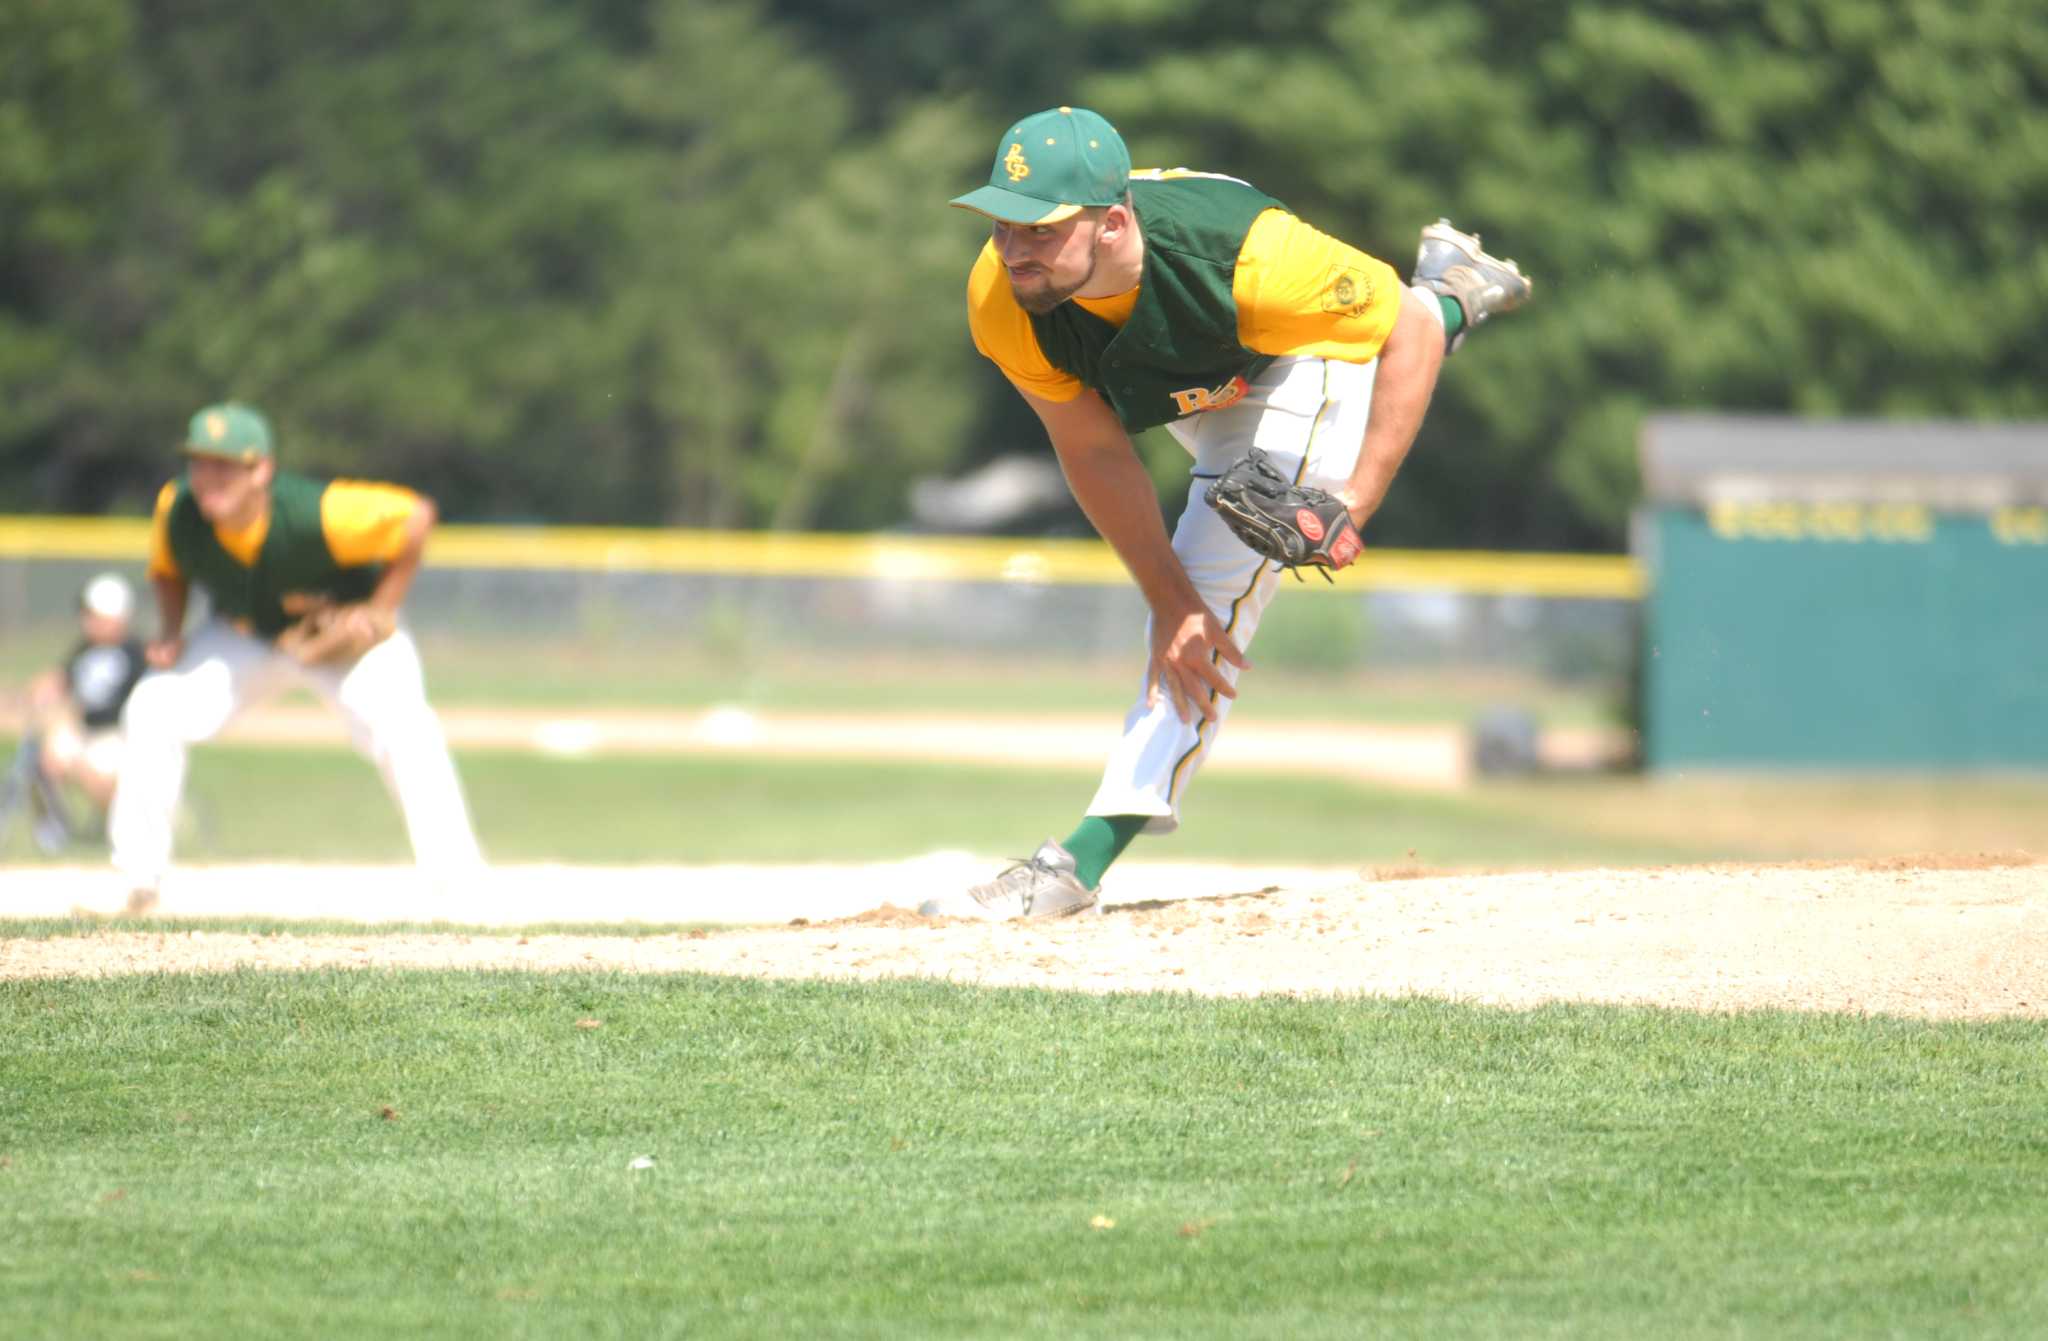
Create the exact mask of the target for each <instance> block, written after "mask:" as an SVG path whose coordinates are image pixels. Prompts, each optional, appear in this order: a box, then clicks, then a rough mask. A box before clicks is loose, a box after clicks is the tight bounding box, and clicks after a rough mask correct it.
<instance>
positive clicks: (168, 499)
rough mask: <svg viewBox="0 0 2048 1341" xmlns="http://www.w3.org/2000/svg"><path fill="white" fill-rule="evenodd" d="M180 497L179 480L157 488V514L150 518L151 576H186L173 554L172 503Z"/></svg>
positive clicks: (171, 578) (174, 578) (168, 579)
mask: <svg viewBox="0 0 2048 1341" xmlns="http://www.w3.org/2000/svg"><path fill="white" fill-rule="evenodd" d="M177 497H178V482H177V481H176V480H172V481H171V482H170V483H169V484H166V485H165V486H164V487H163V488H161V489H159V490H157V495H156V515H155V516H153V517H151V518H150V519H149V569H148V572H149V576H150V577H151V578H159V577H160V578H162V579H163V580H164V581H166V582H176V581H178V580H179V579H181V578H183V577H184V576H185V570H184V569H182V568H180V567H178V561H177V559H176V558H174V557H173V556H172V554H171V504H172V503H173V502H174V501H176V499H177Z"/></svg>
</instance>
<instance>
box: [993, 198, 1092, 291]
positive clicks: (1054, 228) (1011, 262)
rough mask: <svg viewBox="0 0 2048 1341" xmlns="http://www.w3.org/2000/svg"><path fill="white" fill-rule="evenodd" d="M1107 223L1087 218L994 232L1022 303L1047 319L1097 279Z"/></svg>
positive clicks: (1011, 226) (1010, 226)
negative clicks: (1103, 226) (1100, 244)
mask: <svg viewBox="0 0 2048 1341" xmlns="http://www.w3.org/2000/svg"><path fill="white" fill-rule="evenodd" d="M1100 228H1101V224H1100V223H1099V222H1098V221H1097V220H1094V219H1091V218H1089V217H1088V215H1086V214H1077V215H1075V216H1073V217H1072V218H1070V219H1062V220H1061V221H1060V222H1058V223H1056V224H1007V223H999V224H997V225H996V226H995V228H994V229H993V230H992V232H991V233H990V239H991V240H992V241H993V242H994V244H995V249H996V255H997V256H998V257H999V258H1001V260H1002V262H1003V268H1004V269H1005V270H1007V271H1008V272H1009V275H1010V288H1011V290H1012V291H1013V292H1015V293H1016V295H1017V305H1018V306H1019V307H1021V308H1023V309H1024V310H1025V311H1026V312H1030V313H1032V314H1033V315H1039V316H1042V315H1044V314H1045V313H1047V312H1050V311H1052V310H1053V309H1054V308H1055V307H1058V306H1059V305H1060V304H1061V303H1064V302H1065V301H1067V299H1069V298H1071V297H1073V296H1074V295H1075V294H1077V293H1079V292H1080V291H1081V289H1082V288H1083V287H1084V286H1085V285H1086V284H1087V283H1088V281H1089V280H1091V279H1093V278H1095V255H1096V250H1097V242H1098V239H1099V238H1100V236H1101V234H1100Z"/></svg>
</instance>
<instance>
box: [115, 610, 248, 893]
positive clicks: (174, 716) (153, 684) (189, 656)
mask: <svg viewBox="0 0 2048 1341" xmlns="http://www.w3.org/2000/svg"><path fill="white" fill-rule="evenodd" d="M283 669H284V668H283V665H282V663H281V661H280V659H279V658H277V657H276V656H275V655H274V654H273V653H272V652H271V650H270V649H269V648H268V647H266V646H265V645H264V644H262V643H261V642H258V641H257V640H256V639H254V638H251V637H249V636H248V635H247V634H244V633H240V632H237V631H236V630H235V629H234V628H233V627H231V626H229V625H228V624H225V623H223V622H221V621H219V620H213V621H209V622H208V623H206V624H204V625H202V626H201V627H200V628H199V630H198V631H197V632H195V633H194V634H193V635H192V637H191V638H190V639H189V640H188V641H187V643H186V645H185V652H184V655H183V656H182V657H180V658H179V660H178V664H177V665H176V666H174V667H173V668H171V669H170V670H167V671H158V672H155V673H153V674H151V675H148V676H145V677H144V678H143V680H142V683H140V684H138V685H137V686H136V687H135V692H134V693H133V694H131V695H129V698H128V707H127V709H126V710H125V711H124V712H123V714H122V718H121V721H122V730H123V733H124V735H125V736H126V744H125V746H124V748H123V750H122V756H121V773H120V779H119V781H118V782H117V783H116V785H115V787H114V803H113V806H112V808H111V810H110V811H109V812H108V815H107V840H108V842H109V843H110V844H112V846H113V861H114V869H115V870H116V871H118V872H120V874H121V875H122V877H123V878H124V879H125V880H126V881H127V884H128V889H129V894H130V897H129V903H128V909H129V911H131V912H141V911H145V910H147V909H148V908H149V907H151V906H153V905H154V904H155V902H156V896H157V891H158V889H159V888H160V887H161V885H162V883H163V879H164V876H165V875H166V874H167V873H168V872H169V871H170V867H171V855H172V854H171V848H172V842H173V834H174V832H175V829H176V823H177V815H178V810H179V801H180V798H181V796H182V795H183V793H184V790H185V764H186V751H187V749H188V748H189V747H190V746H192V745H196V744H198V743H199V742H201V741H204V740H211V739H212V738H213V737H214V736H216V735H219V734H220V732H221V729H222V728H223V727H225V726H226V725H227V724H228V723H229V722H231V721H233V720H234V717H235V714H236V713H238V712H240V711H241V710H242V709H243V708H244V707H246V706H247V705H248V704H250V703H251V702H254V701H255V700H256V699H257V698H260V697H262V696H264V695H266V694H269V693H270V692H272V691H273V690H275V689H277V688H279V687H281V685H282V684H283V683H284V675H283Z"/></svg>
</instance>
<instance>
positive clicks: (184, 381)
mask: <svg viewBox="0 0 2048 1341" xmlns="http://www.w3.org/2000/svg"><path fill="white" fill-rule="evenodd" d="M0 51H4V52H5V56H4V58H0V509H4V510H8V511H79V512H101V511H109V512H134V511H139V510H141V509H142V508H144V507H146V506H147V502H148V499H149V498H150V497H151V496H152V495H153V493H154V489H155V487H156V485H157V484H159V483H160V482H161V481H162V479H163V478H165V477H166V475H167V474H168V473H169V472H170V471H171V470H172V469H174V468H175V464H174V461H173V457H172V455H171V450H172V446H173V444H174V443H175V442H176V440H177V438H178V436H179V434H180V433H181V432H182V430H183V426H184V421H185V418H186V417H187V416H188V415H189V414H190V413H191V411H192V410H193V409H195V408H197V406H198V405H199V404H200V403H203V402H204V401H207V400H211V399H215V398H218V397H222V396H228V395H234V396H239V397H242V398H245V399H249V400H253V401H256V402H258V403H260V404H262V405H263V406H265V407H266V408H267V409H268V410H270V412H271V413H272V416H273V418H274V419H275V420H276V422H277V424H278V426H279V429H280V432H281V436H282V437H283V439H284V452H285V456H286V459H287V461H288V463H290V464H295V465H299V466H303V467H306V468H308V469H316V470H321V471H326V472H329V473H340V474H358V475H368V476H373V477H383V478H396V479H403V480H407V481H409V482H412V483H415V484H418V485H419V486H421V487H422V488H425V489H427V490H429V491H430V492H432V493H434V494H435V495H436V497H437V498H438V499H439V500H440V501H441V503H442V506H443V510H444V512H445V513H446V514H447V515H449V516H451V517H455V518H459V519H464V520H532V521H559V522H585V523H617V524H643V525H697V526H720V527H745V528H785V529H800V528H831V529H850V530H865V529H873V528H885V527H890V526H895V525H900V524H902V522H903V520H904V517H905V498H906V494H907V491H908V489H909V486H910V484H911V482H912V481H914V480H915V479H917V478H919V477H920V476H930V475H948V474H955V473H958V472H961V471H964V470H967V469H969V468H971V467H973V466H974V465H977V464H979V463H981V462H983V461H986V460H988V459H990V458H992V457H995V456H998V455H1001V454H1004V453H1008V452H1016V451H1027V452H1043V451H1045V450H1047V449H1046V448H1045V447H1044V444H1043V436H1042V433H1041V432H1040V431H1039V429H1038V428H1037V425H1036V421H1035V420H1033V419H1032V418H1031V416H1030V415H1029V412H1028V411H1026V410H1024V409H1023V407H1022V406H1021V403H1020V402H1018V401H1017V399H1016V397H1015V396H1014V394H1012V393H1011V392H1010V391H1009V389H1008V388H1007V386H1006V384H1004V383H1003V381H1002V379H1001V378H1000V376H998V375H996V374H995V373H994V372H993V370H992V369H990V368H989V367H988V366H987V365H986V364H985V363H984V362H982V361H981V360H980V359H979V357H978V356H977V355H976V354H975V353H974V351H973V349H972V347H971V345H970V344H969V342H968V340H967V336H966V329H965V319H964V307H963V300H962V298H963V292H964V280H965V276H966V272H967V268H968V265H969V264H970V263H971V260H972V258H973V255H974V252H975V250H976V248H977V247H978V245H979V243H980V240H981V238H982V236H983V233H982V226H981V225H980V224H979V222H978V221H977V220H976V219H975V218H974V217H973V216H969V215H966V214H964V213H961V212H960V211H955V210H949V209H947V208H946V207H945V201H946V200H947V198H948V197H950V196H952V195H954V194H957V193H958V192H960V191H963V190H966V189H968V188H969V187H970V186H972V185H974V184H976V183H977V182H978V181H979V180H981V179H982V178H983V177H984V176H985V174H986V172H987V170H988V163H989V160H990V158H991V156H992V153H993V149H994V147H995V141H996V138H997V136H998V135H999V134H1000V132H1001V130H1002V128H1003V126H1004V124H1005V123H1006V121H1007V120H1008V119H1010V118H1012V117H1014V116H1015V115H1017V114H1019V113H1022V112H1025V111H1030V110H1035V109H1037V108H1039V107H1042V106H1049V105H1052V104H1055V103H1061V102H1072V103H1081V104H1085V105H1088V106H1092V107H1094V108H1096V109H1097V110H1099V111H1102V112H1103V113H1105V114H1106V115H1108V116H1109V117H1110V118H1111V119H1112V120H1113V121H1115V122H1116V123H1117V124H1118V125H1119V127H1120V128H1121V129H1122V130H1123V132H1124V134H1125V138H1126V139H1127V140H1128V141H1129V143H1130V145H1131V148H1132V152H1133V155H1134V157H1135V158H1136V160H1137V161H1138V162H1139V163H1140V164H1141V165H1161V166H1172V165H1178V164H1185V165H1188V166H1193V167H1199V168H1205V169H1210V170H1215V171H1222V172H1228V173H1231V174H1233V175H1237V176H1242V177H1246V178H1248V179H1250V180H1252V181H1254V182H1256V183H1257V184H1258V185H1259V186H1261V187H1262V188H1264V189H1265V190H1267V191H1269V192H1271V193H1273V194H1274V195H1276V196H1278V197H1280V198H1281V199H1283V200H1285V201H1286V202H1287V203H1288V204H1289V205H1290V206H1291V207H1292V208H1294V209H1295V210H1296V211H1297V212H1298V213H1300V214H1301V215H1302V216H1303V217H1305V218H1307V219H1309V220H1310V221H1311V222H1313V223H1316V224H1317V225H1319V226H1320V227H1323V228H1324V229H1326V230H1327V231H1330V232H1333V233H1335V234H1337V235H1339V236H1342V237H1344V238H1346V239H1347V240H1349V241H1352V242H1354V243H1355V244H1357V245H1359V246H1362V247H1364V248H1365V249H1367V250H1369V251H1372V252H1374V253H1375V254H1378V255H1381V256H1383V257H1385V258H1387V259H1388V260H1390V261H1391V262H1393V263H1394V264H1395V265H1396V266H1397V268H1399V269H1401V270H1402V271H1403V272H1404V273H1405V271H1406V270H1407V268H1408V266H1409V265H1411V264H1412V262H1413V257H1414V248H1415V238H1416V233H1417V230H1418V229H1419V228H1420V226H1421V225H1422V224H1424V223H1427V222H1429V221H1430V220H1432V219H1435V218H1436V217H1438V216H1439V215H1448V216H1450V217H1451V218H1452V219H1454V220H1455V221H1457V222H1458V223H1459V224H1460V225H1462V226H1465V227H1467V228H1476V229H1478V230H1479V231H1481V232H1482V233H1483V234H1484V235H1485V236H1486V238H1487V240H1488V242H1489V244H1490V245H1493V244H1497V246H1498V249H1499V250H1500V251H1502V252H1504V253H1506V254H1510V255H1513V256H1515V257H1516V258H1517V259H1518V260H1520V261H1521V262H1522V264H1523V267H1524V269H1525V270H1526V271H1528V272H1529V273H1530V274H1532V275H1533V276H1535V278H1536V282H1537V286H1538V287H1537V300H1536V302H1535V303H1534V305H1532V306H1531V307H1530V308H1529V309H1528V310H1527V311H1526V312H1524V313H1518V314H1516V315H1515V316H1514V317H1513V318H1512V319H1510V321H1504V322H1503V323H1502V325H1501V327H1500V328H1499V329H1498V330H1486V331H1483V332H1481V333H1480V334H1479V337H1478V338H1476V339H1474V340H1473V341H1472V342H1471V344H1470V345H1469V346H1468V348H1467V349H1466V350H1465V351H1463V352H1461V353H1460V355H1459V356H1458V357H1457V358H1456V359H1454V360H1452V362H1451V363H1450V364H1449V365H1448V366H1447V369H1446V373H1445V377H1444V380H1443V382H1442V384H1441V385H1440V387H1439V390H1438V393H1437V399H1436V404H1435V406H1434V407H1433V410H1432V413H1431V417H1430V420H1429V423H1428V425H1427V426H1426V428H1425V429H1424V432H1423V436H1422V438H1421V440H1420V442H1419V443H1418V446H1417V449H1416V452H1415V454H1414V455H1413V457H1412V458H1411V460H1410V463H1409V465H1408V467H1407V469H1406V470H1405V471H1404V473H1403V476H1402V478H1401V480H1400V481H1399V482H1398V483H1397V485H1396V488H1395V492H1394V494H1393V495H1392V497H1391V498H1390V500H1389V504H1388V507H1387V509H1386V510H1385V512H1384V513H1383V514H1382V516H1381V518H1379V519H1377V520H1376V521H1375V523H1374V527H1373V530H1374V535H1373V536H1372V537H1371V539H1373V540H1374V541H1375V542H1376V543H1383V544H1404V545H1424V546H1431V545H1436V546H1456V547H1481V546H1504V547H1527V548H1590V549H1615V548H1620V547H1621V546H1622V545H1623V544H1624V543H1625V535H1626V523H1627V517H1628V513H1629V509H1630V508H1631V506H1632V505H1633V504H1634V502H1635V499H1636V494H1637V480H1636V474H1635V440H1636V431H1637V427H1638V425H1639V424H1640V422H1641V420H1642V417H1643V416H1644V415H1645V414H1646V413H1649V412H1653V411H1657V410H1662V409H1708V410H1715V411H1756V412H1770V413H1790V414H1802V415H1830V416H1832V415H1858V416H1861V415H1874V416H1912V417H1942V416H1963V417H1978V418H2031V417H2044V413H2048V379H2044V378H2043V377H2042V376H2041V369H2042V366H2043V364H2042V355H2041V353H2040V346H2041V343H2042V336H2043V334H2044V322H2043V319H2042V317H2041V313H2042V312H2043V311H2044V310H2048V227H2044V221H2048V9H2044V8H2043V7H2041V6H2039V5H2037V4H2031V3H2028V2H2027V0H1952V2H1949V3H1932V2H1931V0H1928V2H1924V3H1923V2H1919V0H1912V2H1908V3H1900V2H1899V0H1812V2H1811V3H1791V2H1790V0H1693V2H1692V3H1670V2H1665V3H1657V2H1654V0H1653V2H1652V3H1648V4H1645V3H1638V2H1629V3H1624V2H1623V0H1585V2H1583V3H1580V4H1576V5H1571V6H1547V5H1541V6H1523V5H1507V6H1490V5H1479V4H1476V3H1474V4H1456V3H1453V4H1445V3H1442V2H1441V0H1436V2H1434V3H1421V2H1420V0H1297V2H1296V3H1291V4H1275V5H1258V6H1247V5H1244V4H1242V3H1241V2H1239V0H1232V2H1231V3H1224V2H1223V0H1048V3H1046V4H1043V5H1038V6H1028V7H1019V6H1016V5H1014V4H1010V3H995V2H994V0H952V2H951V3H931V4H904V5H886V6H885V5H877V4H872V3H867V2H866V0H499V2H498V3H496V4H492V5H488V6H484V5H476V4H473V3H470V0H373V2H372V3H366V4H360V5H345V6H344V5H334V6H326V5H323V6H302V5H250V4H247V3H246V2H245V0H0ZM1157 437H1158V435H1148V437H1147V439H1146V441H1145V442H1144V443H1143V444H1141V445H1142V446H1143V447H1144V450H1145V451H1146V454H1147V456H1148V459H1150V460H1152V461H1153V462H1154V464H1155V466H1156V468H1157V473H1158V475H1159V477H1160V478H1161V480H1162V482H1164V481H1166V480H1168V479H1171V478H1172V477H1173V476H1174V475H1175V473H1176V467H1175V464H1174V454H1175V453H1176V452H1177V450H1178V449H1177V448H1174V447H1173V446H1172V445H1171V444H1170V443H1169V442H1166V441H1164V440H1163V439H1159V440H1155V438H1157ZM1173 494H1174V496H1177V494H1178V490H1177V489H1174V490H1173Z"/></svg>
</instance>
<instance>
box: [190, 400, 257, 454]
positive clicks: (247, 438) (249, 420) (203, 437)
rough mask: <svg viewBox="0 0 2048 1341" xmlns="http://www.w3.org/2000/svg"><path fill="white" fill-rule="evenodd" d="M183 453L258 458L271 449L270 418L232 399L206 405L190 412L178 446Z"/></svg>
mask: <svg viewBox="0 0 2048 1341" xmlns="http://www.w3.org/2000/svg"><path fill="white" fill-rule="evenodd" d="M179 450H180V451H182V452H184V453H185V454H186V455H187V456H227V457H233V458H234V459H235V460H237V461H260V460H262V459H263V458H264V457H267V456H269V455H271V454H272V452H273V451H275V450H276V449H275V446H274V444H273V442H272V440H271V436H270V421H269V420H268V419H265V418H264V417H263V415H262V414H261V412H259V411H257V410H254V409H251V408H250V407H249V406H247V405H243V404H240V403H239V402H236V401H223V402H222V403H220V404H219V405H209V406H207V407H206V408H205V409H203V410H201V411H200V412H199V413H198V414H195V415H193V416H192V426H191V427H190V428H189V429H187V430H186V431H185V444H184V446H183V447H181V448H179Z"/></svg>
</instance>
